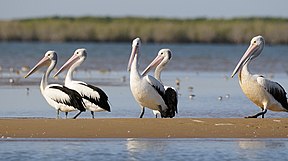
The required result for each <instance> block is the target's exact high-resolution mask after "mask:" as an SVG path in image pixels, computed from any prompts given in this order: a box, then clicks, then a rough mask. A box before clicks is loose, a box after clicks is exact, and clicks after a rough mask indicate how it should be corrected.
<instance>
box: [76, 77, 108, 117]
mask: <svg viewBox="0 0 288 161" xmlns="http://www.w3.org/2000/svg"><path fill="white" fill-rule="evenodd" d="M78 85H79V87H80V88H78V89H79V90H77V91H78V92H79V93H80V95H81V96H82V97H83V98H84V99H86V100H88V101H90V102H92V103H94V104H95V105H97V106H99V107H101V108H103V109H104V110H106V111H109V112H110V111H111V109H110V105H109V103H108V96H107V95H106V93H105V92H104V91H103V90H102V89H100V88H98V87H95V86H93V85H90V84H86V83H84V82H79V83H78Z"/></svg>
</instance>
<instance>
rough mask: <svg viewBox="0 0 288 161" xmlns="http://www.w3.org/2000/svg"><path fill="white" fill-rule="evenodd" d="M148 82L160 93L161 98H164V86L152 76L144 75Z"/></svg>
mask: <svg viewBox="0 0 288 161" xmlns="http://www.w3.org/2000/svg"><path fill="white" fill-rule="evenodd" d="M145 78H146V80H147V81H148V83H149V84H150V85H151V86H152V87H153V88H154V89H155V90H156V91H157V92H158V93H159V94H160V95H161V97H162V98H164V95H165V89H164V86H163V85H162V84H161V83H160V82H159V81H158V80H157V79H155V78H154V77H152V76H150V75H147V76H145Z"/></svg>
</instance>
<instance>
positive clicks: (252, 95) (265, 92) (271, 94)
mask: <svg viewBox="0 0 288 161" xmlns="http://www.w3.org/2000/svg"><path fill="white" fill-rule="evenodd" d="M264 45H265V40H264V38H263V37H262V36H256V37H254V38H253V39H252V40H251V43H250V46H249V48H248V49H247V50H246V52H245V53H244V55H243V56H242V58H241V60H240V61H239V63H238V64H237V66H236V68H235V69H234V71H233V73H232V75H231V77H233V76H234V75H235V74H236V73H237V72H239V75H238V78H239V84H240V87H241V88H242V91H243V92H244V94H245V95H246V96H247V97H248V98H249V99H250V100H251V101H252V102H253V103H255V104H256V105H257V106H259V107H260V108H261V110H262V111H261V112H259V113H257V114H255V115H252V116H247V117H246V118H257V117H258V116H260V115H262V118H264V115H265V113H266V112H267V109H269V110H271V111H285V112H288V103H287V98H286V92H285V90H284V88H283V87H282V86H281V85H280V84H279V83H277V82H273V81H270V80H268V79H266V78H264V76H262V75H257V74H255V75H252V74H251V73H250V71H249V69H248V67H249V65H250V63H251V62H252V60H253V59H254V58H256V57H257V56H259V55H260V54H261V51H262V50H263V48H264Z"/></svg>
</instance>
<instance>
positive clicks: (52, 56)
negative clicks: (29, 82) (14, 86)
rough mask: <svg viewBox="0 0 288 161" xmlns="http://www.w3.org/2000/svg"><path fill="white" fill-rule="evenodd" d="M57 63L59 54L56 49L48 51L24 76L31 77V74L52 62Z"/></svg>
mask: <svg viewBox="0 0 288 161" xmlns="http://www.w3.org/2000/svg"><path fill="white" fill-rule="evenodd" d="M52 61H53V62H55V63H54V64H55V65H56V63H57V54H56V52H55V51H47V52H46V53H45V55H44V57H43V58H42V59H41V60H40V61H39V62H38V63H37V64H36V65H35V66H34V67H33V68H32V69H31V70H30V71H29V72H28V73H27V74H26V75H25V77H24V78H27V77H29V76H30V75H31V74H33V73H34V72H36V71H37V70H39V69H40V68H41V67H44V66H49V65H50V64H51V62H52Z"/></svg>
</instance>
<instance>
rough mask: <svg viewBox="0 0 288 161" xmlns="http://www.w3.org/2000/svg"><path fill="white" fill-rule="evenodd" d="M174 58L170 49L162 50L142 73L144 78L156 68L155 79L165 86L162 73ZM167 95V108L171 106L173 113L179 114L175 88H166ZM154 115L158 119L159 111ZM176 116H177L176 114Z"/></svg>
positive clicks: (154, 111)
mask: <svg viewBox="0 0 288 161" xmlns="http://www.w3.org/2000/svg"><path fill="white" fill-rule="evenodd" d="M171 58H172V52H171V50H170V49H161V50H160V51H159V52H158V54H157V56H156V57H155V59H154V60H153V61H152V62H151V63H150V64H149V65H148V66H147V67H146V69H145V70H144V71H143V72H142V74H141V75H142V76H144V75H146V74H147V73H148V72H149V71H150V70H151V69H152V68H154V67H156V69H155V72H154V77H155V78H156V79H157V80H158V81H159V82H160V83H162V84H163V82H162V80H161V72H162V70H163V69H165V67H166V65H167V64H168V63H169V62H170V60H171ZM164 89H165V95H166V97H167V102H166V104H167V106H169V107H170V108H171V109H173V111H175V112H176V113H178V110H177V104H178V93H177V90H176V89H175V88H174V87H171V86H164ZM153 113H154V115H155V116H156V118H157V115H158V114H160V112H159V111H157V110H153ZM174 115H175V114H174Z"/></svg>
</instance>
